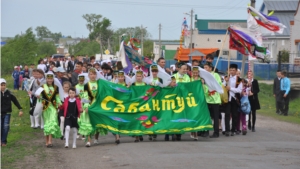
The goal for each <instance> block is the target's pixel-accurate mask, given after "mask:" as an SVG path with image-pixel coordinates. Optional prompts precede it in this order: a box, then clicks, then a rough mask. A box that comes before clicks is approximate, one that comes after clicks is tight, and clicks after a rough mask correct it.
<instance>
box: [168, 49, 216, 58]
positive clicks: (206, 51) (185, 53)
mask: <svg viewBox="0 0 300 169" xmlns="http://www.w3.org/2000/svg"><path fill="white" fill-rule="evenodd" d="M193 50H194V51H195V50H197V51H199V52H201V53H203V54H204V55H207V54H210V53H214V52H216V51H217V50H219V48H194V49H193ZM178 52H179V50H177V51H176V54H175V55H174V59H175V60H180V61H189V56H188V55H189V53H190V49H189V48H184V49H182V51H181V55H180V56H179V57H178ZM202 57H203V56H193V58H192V59H196V60H201V59H202Z"/></svg>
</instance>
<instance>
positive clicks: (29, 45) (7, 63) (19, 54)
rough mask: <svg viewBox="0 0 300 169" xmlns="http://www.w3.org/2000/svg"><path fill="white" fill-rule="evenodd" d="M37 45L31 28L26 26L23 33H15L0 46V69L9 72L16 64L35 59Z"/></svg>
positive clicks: (30, 61)
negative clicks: (13, 36) (0, 59)
mask: <svg viewBox="0 0 300 169" xmlns="http://www.w3.org/2000/svg"><path fill="white" fill-rule="evenodd" d="M37 46H38V43H37V41H36V40H35V35H34V34H33V32H32V28H28V29H27V30H26V31H25V34H23V35H16V36H15V38H14V39H12V40H9V41H8V42H7V44H6V45H5V46H3V47H1V55H2V56H1V57H2V61H1V71H2V72H4V73H10V72H11V71H12V70H13V67H14V66H16V65H20V64H21V65H24V64H29V63H33V62H34V60H36V57H35V56H36V55H37V53H36V51H37Z"/></svg>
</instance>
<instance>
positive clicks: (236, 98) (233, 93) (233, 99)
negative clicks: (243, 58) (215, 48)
mask: <svg viewBox="0 0 300 169" xmlns="http://www.w3.org/2000/svg"><path fill="white" fill-rule="evenodd" d="M237 68H238V66H237V64H231V65H230V67H229V73H230V77H229V78H227V83H226V89H227V90H228V91H229V96H228V97H229V98H228V104H227V109H226V112H225V128H226V132H225V135H226V136H229V131H230V125H229V122H230V113H231V117H232V124H231V136H234V135H235V132H236V127H237V123H238V120H239V119H238V118H237V117H238V107H239V106H240V94H241V92H242V89H243V84H242V83H241V81H242V79H241V78H239V77H238V76H237Z"/></svg>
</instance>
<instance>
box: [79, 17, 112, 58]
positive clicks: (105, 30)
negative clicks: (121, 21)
mask: <svg viewBox="0 0 300 169" xmlns="http://www.w3.org/2000/svg"><path fill="white" fill-rule="evenodd" d="M82 17H83V18H84V19H85V20H86V22H87V23H86V27H87V29H88V30H89V32H90V34H89V39H90V40H91V41H93V40H97V41H98V42H99V43H100V45H102V48H103V50H104V48H107V47H108V46H109V44H108V43H109V42H110V41H109V39H110V38H112V35H113V30H112V29H111V28H110V26H111V21H110V20H109V19H108V18H105V17H104V18H103V17H102V15H97V14H85V15H83V16H82ZM102 52H103V51H102Z"/></svg>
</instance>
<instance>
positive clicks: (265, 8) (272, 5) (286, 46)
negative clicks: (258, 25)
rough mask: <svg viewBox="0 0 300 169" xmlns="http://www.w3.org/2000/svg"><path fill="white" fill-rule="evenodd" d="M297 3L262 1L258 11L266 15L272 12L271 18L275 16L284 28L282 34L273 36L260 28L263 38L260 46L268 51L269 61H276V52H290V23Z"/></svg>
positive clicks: (297, 0)
mask: <svg viewBox="0 0 300 169" xmlns="http://www.w3.org/2000/svg"><path fill="white" fill-rule="evenodd" d="M298 3H299V0H284V1H283V0H264V1H263V4H262V6H261V7H260V10H259V11H260V12H262V13H263V14H266V15H267V14H269V13H270V12H272V11H274V14H273V15H272V16H276V17H277V18H278V19H279V20H280V22H281V23H282V24H284V25H285V26H286V28H285V29H284V31H283V33H282V34H277V33H275V34H274V33H271V32H270V31H268V30H266V29H264V28H262V35H263V37H264V40H263V44H262V45H263V46H264V47H267V48H268V49H269V50H270V52H271V56H270V60H277V55H278V52H279V51H281V50H289V51H290V50H291V41H290V36H291V27H290V21H292V20H293V19H294V14H295V12H296V9H297V6H298ZM298 32H299V31H298Z"/></svg>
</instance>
